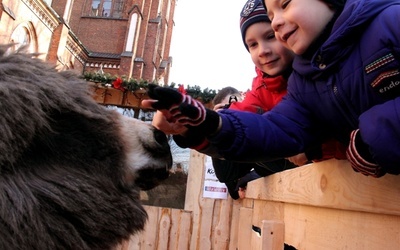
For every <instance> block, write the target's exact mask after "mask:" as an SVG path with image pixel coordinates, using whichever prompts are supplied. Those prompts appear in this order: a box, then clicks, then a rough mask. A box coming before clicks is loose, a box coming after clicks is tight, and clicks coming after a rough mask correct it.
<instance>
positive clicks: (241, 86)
mask: <svg viewBox="0 0 400 250" xmlns="http://www.w3.org/2000/svg"><path fill="white" fill-rule="evenodd" d="M245 2H246V0H202V1H197V0H178V1H177V6H176V7H175V14H174V20H175V26H174V29H173V33H172V41H171V51H170V56H172V58H173V62H172V67H171V72H170V78H169V83H168V84H170V83H171V82H175V83H176V84H184V85H185V87H187V85H190V86H194V85H198V86H200V87H201V88H202V89H205V88H207V87H208V88H210V89H214V90H219V89H221V88H223V87H225V86H228V85H229V86H232V87H235V88H237V89H238V90H241V91H245V90H247V89H249V88H251V83H252V79H253V77H254V76H255V74H256V73H255V70H254V64H253V62H252V61H251V58H250V54H249V53H248V51H247V50H246V49H245V47H244V45H243V42H242V38H241V34H240V28H239V19H240V11H241V10H242V7H243V5H244V4H245Z"/></svg>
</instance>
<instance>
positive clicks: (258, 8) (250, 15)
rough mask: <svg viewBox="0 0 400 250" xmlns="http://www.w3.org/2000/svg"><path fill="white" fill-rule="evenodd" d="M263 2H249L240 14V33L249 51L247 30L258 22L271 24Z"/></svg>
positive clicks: (258, 0)
mask: <svg viewBox="0 0 400 250" xmlns="http://www.w3.org/2000/svg"><path fill="white" fill-rule="evenodd" d="M262 2H263V1H261V0H248V1H247V2H246V4H245V5H244V7H243V9H242V11H241V12H240V32H241V33H242V39H243V43H244V46H245V47H246V49H247V50H249V48H248V47H247V45H246V42H245V36H246V30H247V28H248V27H249V26H250V25H252V24H255V23H258V22H270V20H269V18H268V16H267V12H266V11H265V9H264V7H263V5H262Z"/></svg>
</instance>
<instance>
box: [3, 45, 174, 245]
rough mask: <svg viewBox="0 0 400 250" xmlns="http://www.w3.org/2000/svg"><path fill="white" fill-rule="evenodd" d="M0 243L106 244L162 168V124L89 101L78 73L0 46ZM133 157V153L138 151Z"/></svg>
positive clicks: (124, 226)
mask: <svg viewBox="0 0 400 250" xmlns="http://www.w3.org/2000/svg"><path fill="white" fill-rule="evenodd" d="M0 124H1V127H0V152H1V153H0V249H40V250H45V249H73V250H78V249H110V248H113V247H115V246H116V245H117V244H119V243H121V241H122V240H124V239H128V238H129V236H130V235H131V234H133V233H135V232H138V231H139V230H142V229H143V227H144V224H145V222H146V219H147V214H146V212H145V210H144V209H143V207H142V205H141V203H140V200H139V197H138V187H140V188H143V189H149V188H152V187H154V186H155V185H157V183H158V181H159V180H161V179H165V178H167V176H168V169H169V168H170V167H171V164H172V162H171V154H170V149H169V146H168V143H167V140H166V137H165V135H164V134H163V133H161V132H160V131H158V130H155V129H154V128H153V127H151V126H150V125H148V124H145V123H143V122H140V121H138V120H135V121H124V119H122V116H121V115H120V114H118V113H117V112H115V111H110V110H107V109H105V108H104V107H102V106H100V105H98V104H96V103H95V102H94V101H93V100H92V98H91V97H90V93H89V92H88V89H87V85H86V82H85V81H82V80H80V79H79V78H78V77H76V76H75V75H74V74H72V73H70V72H60V73H59V72H57V71H56V70H55V69H54V68H53V67H52V66H49V65H47V64H45V63H44V62H42V61H41V60H39V59H35V58H32V57H30V56H27V55H23V54H20V53H14V54H11V55H5V53H4V48H0ZM136 159H137V160H136Z"/></svg>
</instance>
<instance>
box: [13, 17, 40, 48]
mask: <svg viewBox="0 0 400 250" xmlns="http://www.w3.org/2000/svg"><path fill="white" fill-rule="evenodd" d="M32 32H34V31H33V30H32V31H31V29H30V24H27V23H24V24H20V25H19V26H18V27H17V28H16V29H15V30H14V32H13V33H12V34H11V41H10V42H11V43H15V45H14V47H13V50H17V49H19V48H20V47H22V46H24V47H26V49H27V52H30V53H35V52H36V45H35V39H34V36H33V34H32Z"/></svg>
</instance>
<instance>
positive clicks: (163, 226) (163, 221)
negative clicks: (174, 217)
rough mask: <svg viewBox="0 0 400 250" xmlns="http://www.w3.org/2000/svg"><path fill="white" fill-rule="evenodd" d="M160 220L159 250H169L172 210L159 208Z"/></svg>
mask: <svg viewBox="0 0 400 250" xmlns="http://www.w3.org/2000/svg"><path fill="white" fill-rule="evenodd" d="M159 209H160V212H159V214H160V219H159V223H158V237H157V250H168V243H169V240H170V231H171V224H172V222H171V209H170V208H159Z"/></svg>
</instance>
